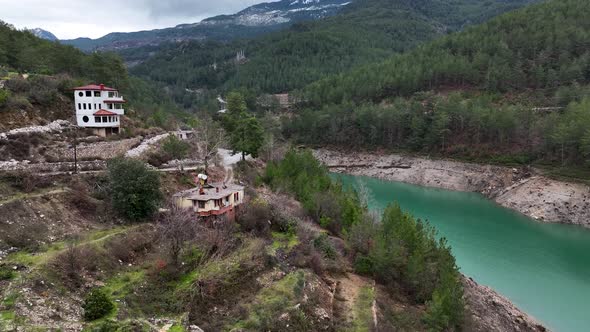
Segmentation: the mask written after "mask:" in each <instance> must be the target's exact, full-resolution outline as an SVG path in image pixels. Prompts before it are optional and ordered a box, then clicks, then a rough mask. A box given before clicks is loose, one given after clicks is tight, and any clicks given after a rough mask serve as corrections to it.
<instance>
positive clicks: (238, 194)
mask: <svg viewBox="0 0 590 332" xmlns="http://www.w3.org/2000/svg"><path fill="white" fill-rule="evenodd" d="M239 200H240V193H234V202H237V201H239Z"/></svg>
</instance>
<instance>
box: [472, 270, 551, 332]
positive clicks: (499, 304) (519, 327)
mask: <svg viewBox="0 0 590 332" xmlns="http://www.w3.org/2000/svg"><path fill="white" fill-rule="evenodd" d="M462 282H463V289H464V292H465V304H466V311H467V312H468V315H467V318H466V321H465V327H464V330H465V331H473V332H490V331H498V332H545V331H549V330H548V329H547V328H546V327H544V326H543V325H541V323H539V322H538V321H537V320H535V319H534V318H533V317H531V316H529V315H528V314H526V313H525V312H523V311H521V310H520V309H518V308H517V307H516V306H515V305H514V304H513V303H512V302H510V300H508V299H507V298H505V297H504V296H502V295H500V294H498V293H496V291H494V290H493V289H491V288H489V287H487V286H483V285H480V284H478V283H477V282H475V281H474V280H473V279H471V278H468V277H465V276H464V277H463V280H462Z"/></svg>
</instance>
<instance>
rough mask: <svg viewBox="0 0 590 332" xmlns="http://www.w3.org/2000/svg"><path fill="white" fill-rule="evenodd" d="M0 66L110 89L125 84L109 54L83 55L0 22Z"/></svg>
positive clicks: (120, 65) (122, 69)
mask: <svg viewBox="0 0 590 332" xmlns="http://www.w3.org/2000/svg"><path fill="white" fill-rule="evenodd" d="M0 66H4V67H7V68H9V69H12V70H15V71H18V72H21V73H36V74H46V75H53V74H68V75H71V76H75V77H81V78H86V79H89V80H93V81H96V82H104V83H105V84H109V85H114V86H126V85H127V84H128V82H127V81H128V77H127V70H126V69H125V66H124V65H123V62H122V61H121V59H120V58H119V57H118V56H116V55H114V54H111V53H93V54H91V55H85V54H84V53H82V52H81V51H79V50H77V49H75V48H74V47H71V46H64V45H61V44H59V43H55V42H51V41H47V40H43V39H40V38H38V37H36V36H34V35H33V34H32V33H31V32H28V31H19V30H16V29H14V28H13V27H12V26H10V25H9V24H7V23H4V22H1V21H0Z"/></svg>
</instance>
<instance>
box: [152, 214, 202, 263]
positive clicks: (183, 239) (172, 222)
mask: <svg viewBox="0 0 590 332" xmlns="http://www.w3.org/2000/svg"><path fill="white" fill-rule="evenodd" d="M195 218H196V217H195V215H194V213H192V212H191V211H190V210H187V209H182V208H180V207H177V206H176V205H175V204H172V203H171V204H169V209H168V213H166V214H165V215H164V217H163V219H162V222H161V223H160V224H159V227H158V229H159V234H160V237H161V243H162V244H163V245H164V247H165V248H166V251H167V253H168V255H169V258H170V262H171V263H172V265H174V267H178V266H179V263H180V262H179V258H180V254H181V253H182V250H183V249H184V248H185V247H186V243H187V242H189V241H191V240H193V239H194V238H195V234H196V231H197V227H196V220H195Z"/></svg>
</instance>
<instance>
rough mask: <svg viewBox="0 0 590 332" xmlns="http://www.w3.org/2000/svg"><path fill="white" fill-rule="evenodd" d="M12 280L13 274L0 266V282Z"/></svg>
mask: <svg viewBox="0 0 590 332" xmlns="http://www.w3.org/2000/svg"><path fill="white" fill-rule="evenodd" d="M12 278H14V272H13V271H12V270H11V269H10V268H8V267H6V266H1V267H0V280H10V279H12Z"/></svg>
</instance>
